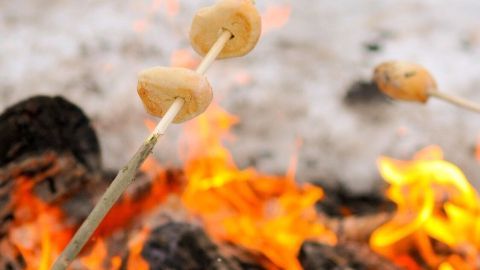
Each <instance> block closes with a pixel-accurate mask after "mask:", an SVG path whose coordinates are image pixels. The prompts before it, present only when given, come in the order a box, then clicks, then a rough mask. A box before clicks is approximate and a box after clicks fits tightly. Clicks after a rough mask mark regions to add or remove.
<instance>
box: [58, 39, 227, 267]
mask: <svg viewBox="0 0 480 270" xmlns="http://www.w3.org/2000/svg"><path fill="white" fill-rule="evenodd" d="M231 37H232V34H231V33H230V32H229V31H226V30H225V31H223V33H222V34H221V35H220V37H219V38H218V39H217V41H216V42H215V43H214V44H213V46H212V48H210V50H209V52H208V53H207V55H205V58H203V60H202V62H201V63H200V65H199V66H198V67H197V70H196V72H198V73H199V74H202V75H203V74H205V72H206V71H207V70H208V68H209V67H210V66H211V65H212V63H213V61H215V59H216V58H217V56H218V55H219V53H220V52H221V51H222V49H223V48H224V47H225V44H226V43H227V41H228V40H229V39H230V38H231ZM184 103H185V101H184V100H183V99H182V98H177V99H175V101H174V102H173V103H172V105H171V106H170V108H169V109H168V111H167V112H166V113H165V116H164V117H163V118H162V120H160V122H159V123H158V125H157V126H156V127H155V129H154V130H153V132H152V133H151V134H150V135H149V136H148V137H147V138H146V139H145V141H144V142H143V144H142V146H140V148H139V149H138V150H137V152H136V153H135V154H134V155H133V157H132V158H131V159H130V161H128V163H127V164H126V165H125V166H124V167H123V168H122V169H121V170H120V171H119V172H118V174H117V176H116V177H115V179H114V180H113V181H112V183H111V184H110V186H109V187H108V188H107V190H106V191H105V193H104V194H103V195H102V197H101V198H100V200H99V201H98V203H97V204H96V205H95V207H94V208H93V210H92V212H90V214H89V215H88V217H87V218H86V219H85V221H84V222H83V224H82V225H81V226H80V228H79V229H78V230H77V232H76V233H75V235H74V236H73V238H72V239H71V240H70V242H69V243H68V245H67V246H66V247H65V249H64V250H63V252H62V253H61V254H60V256H59V257H58V258H57V260H56V261H55V263H54V264H53V266H52V268H51V269H52V270H64V269H66V268H67V267H68V266H69V265H70V263H71V262H72V261H73V260H74V259H75V257H76V256H77V255H78V253H80V251H81V250H82V248H83V246H84V245H85V244H86V243H87V241H88V239H90V237H91V236H92V234H93V232H94V231H95V230H96V229H97V227H98V225H100V223H101V221H102V220H103V219H104V218H105V216H106V214H107V213H108V212H109V211H110V209H111V208H112V206H113V205H114V204H115V202H116V201H117V200H118V198H120V196H121V195H122V194H123V192H124V191H125V189H126V188H127V187H128V186H129V185H130V184H131V183H132V182H133V180H134V178H135V174H136V173H137V171H138V169H139V168H140V165H141V164H142V163H143V161H145V159H146V158H147V156H148V155H149V154H150V153H151V152H152V149H153V147H154V146H155V144H156V143H157V141H158V139H159V137H160V136H162V135H164V134H165V132H166V130H167V128H168V126H169V125H170V124H171V123H172V121H173V119H174V118H175V117H176V116H177V114H178V112H179V111H180V110H181V109H182V107H183V105H184Z"/></svg>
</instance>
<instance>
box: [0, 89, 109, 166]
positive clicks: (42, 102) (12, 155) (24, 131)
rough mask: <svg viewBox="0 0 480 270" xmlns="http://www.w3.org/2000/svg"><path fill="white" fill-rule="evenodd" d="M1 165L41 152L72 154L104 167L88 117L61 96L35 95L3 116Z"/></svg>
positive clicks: (88, 164)
mask: <svg viewBox="0 0 480 270" xmlns="http://www.w3.org/2000/svg"><path fill="white" fill-rule="evenodd" d="M0 131H1V132H0V142H1V143H0V167H2V166H5V165H6V164H8V163H11V162H13V161H18V160H19V159H22V158H25V157H29V156H32V155H36V154H42V153H43V152H45V151H46V150H54V151H55V152H58V153H71V154H72V155H73V156H74V157H75V158H76V159H77V160H78V161H80V163H82V164H83V165H85V166H86V168H88V169H90V170H98V169H100V168H101V163H100V147H99V144H98V140H97V137H96V135H95V132H94V130H93V128H92V126H91V125H90V122H89V119H88V118H87V117H86V116H85V114H84V113H83V112H82V110H81V109H80V108H78V107H77V106H75V105H74V104H72V103H70V102H69V101H67V100H65V99H64V98H62V97H47V96H36V97H32V98H29V99H27V100H24V101H21V102H19V103H17V104H15V105H13V106H11V107H9V108H7V109H6V110H5V112H4V113H3V114H2V115H0Z"/></svg>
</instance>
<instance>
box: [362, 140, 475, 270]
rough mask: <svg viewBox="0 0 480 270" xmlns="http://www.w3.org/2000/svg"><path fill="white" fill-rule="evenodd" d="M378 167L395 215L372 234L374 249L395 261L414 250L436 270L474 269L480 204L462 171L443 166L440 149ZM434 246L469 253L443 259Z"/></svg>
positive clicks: (384, 161)
mask: <svg viewBox="0 0 480 270" xmlns="http://www.w3.org/2000/svg"><path fill="white" fill-rule="evenodd" d="M378 166H379V170H380V174H381V175H382V177H383V178H384V179H385V181H386V182H388V183H389V184H390V187H389V189H388V190H387V196H388V197H389V198H390V199H391V200H392V201H393V202H395V203H396V205H397V210H396V213H395V216H394V217H393V218H392V220H391V221H390V222H388V223H387V224H385V225H383V226H381V227H380V228H378V229H377V230H376V231H375V232H374V233H373V234H372V236H371V239H370V245H371V246H372V248H373V249H374V250H375V251H377V252H379V253H381V254H384V255H385V256H387V257H390V258H391V259H393V260H394V261H395V260H396V259H398V258H399V257H402V256H405V255H406V254H408V252H409V251H411V250H417V251H418V253H419V254H420V255H421V257H422V260H423V261H424V262H425V263H427V264H428V265H429V266H430V267H431V268H434V269H470V268H465V267H473V266H474V265H475V264H474V259H475V258H476V256H477V250H478V248H479V247H480V241H479V240H480V238H479V232H480V228H479V221H480V215H479V212H478V210H479V205H480V200H479V197H478V195H477V193H476V191H475V190H474V188H473V187H472V186H471V185H470V183H469V182H468V180H467V179H466V177H465V175H464V174H463V173H462V171H461V170H460V169H459V168H458V167H457V166H455V165H454V164H452V163H450V162H447V161H445V160H443V153H442V150H441V149H440V147H438V146H430V147H427V148H425V149H423V150H422V151H420V152H418V153H417V154H416V155H415V157H414V159H413V160H412V161H400V160H395V159H392V158H388V157H381V158H380V159H379V161H378ZM432 240H435V241H439V242H442V243H444V244H446V245H447V246H448V247H450V248H451V249H452V250H469V252H468V253H467V254H465V255H463V256H456V257H452V256H450V257H447V256H445V255H442V254H440V253H439V252H436V251H435V248H434V246H433V245H432ZM459 265H462V266H461V267H462V268H458V267H460V266H459ZM472 269H473V268H472Z"/></svg>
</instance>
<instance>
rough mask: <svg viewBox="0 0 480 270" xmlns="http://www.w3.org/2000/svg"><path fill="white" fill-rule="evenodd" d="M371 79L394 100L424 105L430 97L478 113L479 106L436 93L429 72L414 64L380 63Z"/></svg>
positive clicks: (434, 82) (434, 84)
mask: <svg viewBox="0 0 480 270" xmlns="http://www.w3.org/2000/svg"><path fill="white" fill-rule="evenodd" d="M373 78H374V81H375V82H376V83H377V85H378V88H379V89H380V90H381V91H382V92H384V93H385V94H387V95H388V96H390V97H391V98H394V99H398V100H407V101H417V102H421V103H425V102H427V100H428V99H429V98H430V97H436V98H439V99H442V100H444V101H447V102H449V103H452V104H454V105H457V106H459V107H462V108H465V109H467V110H471V111H474V112H478V113H480V105H479V104H477V103H474V102H471V101H469V100H465V99H463V98H460V97H456V96H453V95H449V94H446V93H443V92H440V91H438V88H437V83H436V81H435V79H434V78H433V77H432V75H431V74H430V72H428V70H426V69H425V68H424V67H422V66H420V65H418V64H415V63H410V62H404V61H390V62H385V63H382V64H380V65H378V66H377V67H376V68H375V71H374V75H373Z"/></svg>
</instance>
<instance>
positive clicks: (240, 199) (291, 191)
mask: <svg viewBox="0 0 480 270" xmlns="http://www.w3.org/2000/svg"><path fill="white" fill-rule="evenodd" d="M237 121H238V120H237V119H236V118H235V117H232V116H231V115H229V114H228V113H226V112H225V111H223V110H221V109H220V108H219V107H218V106H216V105H214V106H211V108H210V109H209V110H208V111H207V112H206V113H205V114H203V115H201V116H199V117H198V118H197V120H196V121H192V122H190V123H188V124H187V125H186V132H185V134H192V135H191V136H188V137H186V138H185V145H186V147H187V149H188V152H187V153H186V156H185V159H186V165H185V173H186V176H187V178H188V185H187V187H186V189H185V191H184V193H183V196H182V198H183V201H184V203H185V205H186V207H187V208H188V209H189V210H190V212H191V213H193V214H196V215H198V216H200V217H201V219H202V220H203V222H204V224H205V227H206V229H207V231H208V232H209V233H210V235H212V236H213V237H214V238H216V239H218V240H222V241H229V242H233V243H235V244H237V245H241V246H243V247H245V248H247V249H249V250H253V251H256V252H258V253H261V254H264V255H265V256H266V257H267V258H268V259H270V260H271V261H272V262H273V263H274V264H275V265H276V266H277V267H280V268H281V269H301V267H300V265H299V263H298V261H297V259H296V257H297V254H298V251H299V249H300V246H301V244H302V243H303V241H305V240H306V239H317V240H320V241H324V242H327V243H331V244H333V243H335V241H336V238H335V235H334V234H333V233H332V232H330V231H328V230H327V229H326V228H325V227H324V226H323V225H322V224H320V223H319V222H318V217H317V214H316V211H315V207H314V205H315V203H316V202H317V201H318V200H319V199H320V198H322V196H323V192H322V190H321V189H320V188H318V187H314V186H311V185H308V184H305V185H298V184H296V183H295V181H294V179H293V178H292V177H275V176H268V175H262V174H260V173H258V172H256V171H255V170H254V169H245V170H240V169H238V168H237V167H236V165H235V163H234V162H233V159H232V157H231V155H230V153H229V152H228V151H227V149H226V148H225V147H224V146H223V145H222V143H221V140H220V137H219V136H222V137H223V136H227V135H228V131H229V129H230V127H231V126H232V125H233V124H235V123H236V122H237Z"/></svg>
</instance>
